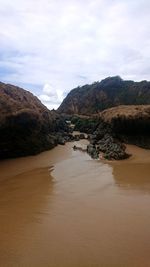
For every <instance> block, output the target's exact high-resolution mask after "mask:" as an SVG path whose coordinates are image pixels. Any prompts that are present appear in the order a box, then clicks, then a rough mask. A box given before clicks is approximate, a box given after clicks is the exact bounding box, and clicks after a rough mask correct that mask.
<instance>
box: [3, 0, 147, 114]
mask: <svg viewBox="0 0 150 267" xmlns="http://www.w3.org/2000/svg"><path fill="white" fill-rule="evenodd" d="M149 12H150V1H149V0H13V1H12V0H0V80H1V81H3V82H7V83H12V84H14V85H19V86H21V87H23V88H25V89H28V90H30V91H31V92H33V93H34V94H36V95H37V96H38V97H39V98H40V99H41V101H42V102H43V103H44V104H45V105H47V106H48V107H49V108H50V109H51V108H57V106H58V105H59V104H60V102H61V101H62V99H63V98H64V96H65V95H66V94H67V92H68V91H69V90H71V89H72V88H74V87H76V86H78V85H83V84H87V83H92V82H94V81H98V80H101V79H103V78H105V77H107V76H113V75H120V76H121V77H122V78H123V79H133V80H136V81H139V80H145V79H148V80H150V15H149Z"/></svg>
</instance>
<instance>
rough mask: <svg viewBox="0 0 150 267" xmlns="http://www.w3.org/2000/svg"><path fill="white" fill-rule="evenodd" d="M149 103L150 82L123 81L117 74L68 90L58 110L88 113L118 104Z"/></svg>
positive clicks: (69, 112) (70, 112) (97, 111)
mask: <svg viewBox="0 0 150 267" xmlns="http://www.w3.org/2000/svg"><path fill="white" fill-rule="evenodd" d="M142 104H144V105H145V104H146V105H147V104H150V82H147V81H142V82H133V81H124V80H123V79H121V78H120V77H119V76H115V77H108V78H106V79H104V80H102V81H101V82H95V83H93V84H91V85H84V86H81V87H77V88H75V89H73V90H71V91H70V93H69V94H68V95H67V97H66V98H65V99H64V101H63V102H62V104H61V105H60V107H59V108H58V111H59V112H61V113H67V114H84V115H90V114H95V113H99V112H100V111H102V110H104V109H108V108H111V107H114V106H119V105H142Z"/></svg>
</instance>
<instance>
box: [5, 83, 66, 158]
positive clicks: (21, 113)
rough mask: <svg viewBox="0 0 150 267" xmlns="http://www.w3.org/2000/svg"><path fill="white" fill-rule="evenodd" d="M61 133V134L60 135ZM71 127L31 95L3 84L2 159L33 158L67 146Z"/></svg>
mask: <svg viewBox="0 0 150 267" xmlns="http://www.w3.org/2000/svg"><path fill="white" fill-rule="evenodd" d="M58 133H59V135H58ZM67 134H68V127H67V125H66V123H65V121H64V119H63V117H61V116H60V115H59V116H58V115H57V114H56V113H55V112H50V111H49V110H48V109H47V108H46V107H45V106H44V105H43V104H42V103H41V102H40V100H39V99H38V98H37V97H35V96H34V95H33V94H31V93H30V92H28V91H26V90H24V89H21V88H19V87H16V86H13V85H9V84H4V83H0V158H1V159H2V158H10V157H18V156H26V155H33V154H36V153H39V152H41V151H44V150H47V149H51V148H53V147H54V146H55V145H57V144H58V143H63V141H62V140H61V139H60V135H61V136H63V137H65V136H67Z"/></svg>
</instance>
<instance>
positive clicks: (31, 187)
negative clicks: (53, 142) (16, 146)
mask: <svg viewBox="0 0 150 267" xmlns="http://www.w3.org/2000/svg"><path fill="white" fill-rule="evenodd" d="M84 142H85V141H84ZM84 142H82V145H83V146H84ZM73 145H74V144H73V143H68V144H66V145H65V146H58V147H56V148H54V149H53V150H51V151H47V152H44V153H41V154H40V155H37V156H31V157H26V158H19V159H12V160H5V161H1V162H0V266H2V267H6V266H7V267H18V266H21V267H30V266H31V267H108V266H109V267H148V266H150V152H149V151H145V150H142V149H138V148H136V147H129V150H130V149H131V150H132V152H133V151H134V152H135V155H136V156H133V157H131V159H129V160H125V161H121V162H110V163H107V162H101V161H97V160H92V159H91V158H90V157H89V156H88V155H87V154H86V153H83V152H81V151H74V150H73V149H72V146H73Z"/></svg>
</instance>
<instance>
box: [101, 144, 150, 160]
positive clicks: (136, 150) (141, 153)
mask: <svg viewBox="0 0 150 267" xmlns="http://www.w3.org/2000/svg"><path fill="white" fill-rule="evenodd" d="M125 146H126V152H127V153H128V154H130V155H131V156H130V157H129V158H127V159H124V160H106V161H105V160H104V163H105V162H106V163H110V164H112V165H116V164H119V165H120V164H124V163H147V164H148V163H150V149H145V148H141V147H138V146H136V145H129V144H125Z"/></svg>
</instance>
